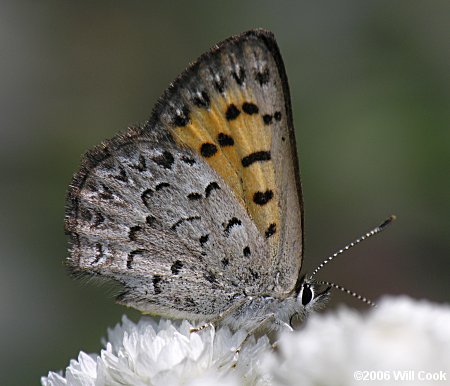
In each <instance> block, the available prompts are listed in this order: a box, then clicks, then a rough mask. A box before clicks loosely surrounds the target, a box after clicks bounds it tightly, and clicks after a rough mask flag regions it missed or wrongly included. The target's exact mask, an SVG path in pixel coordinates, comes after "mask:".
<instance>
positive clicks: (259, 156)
mask: <svg viewBox="0 0 450 386" xmlns="http://www.w3.org/2000/svg"><path fill="white" fill-rule="evenodd" d="M270 159H271V154H270V151H256V152H254V153H251V154H249V155H247V156H245V157H244V158H242V160H241V162H242V166H243V167H244V168H247V167H249V166H250V165H252V164H253V163H255V162H261V161H270Z"/></svg>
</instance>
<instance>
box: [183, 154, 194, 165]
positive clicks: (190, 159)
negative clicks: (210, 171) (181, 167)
mask: <svg viewBox="0 0 450 386" xmlns="http://www.w3.org/2000/svg"><path fill="white" fill-rule="evenodd" d="M181 160H182V161H183V162H184V163H186V164H188V165H190V166H192V165H194V164H195V159H194V158H190V157H186V156H183V157H181Z"/></svg>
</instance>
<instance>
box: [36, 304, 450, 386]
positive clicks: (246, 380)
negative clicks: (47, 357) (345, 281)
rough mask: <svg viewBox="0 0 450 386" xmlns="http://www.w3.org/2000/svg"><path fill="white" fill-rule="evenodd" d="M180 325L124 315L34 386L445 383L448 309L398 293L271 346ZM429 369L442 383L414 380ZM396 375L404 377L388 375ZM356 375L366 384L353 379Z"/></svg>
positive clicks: (449, 365)
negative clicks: (88, 348)
mask: <svg viewBox="0 0 450 386" xmlns="http://www.w3.org/2000/svg"><path fill="white" fill-rule="evenodd" d="M190 327H192V325H191V324H189V323H188V322H186V321H184V322H183V323H181V324H179V323H175V322H170V321H167V320H161V321H160V322H159V323H157V322H155V321H154V320H152V319H150V318H147V317H144V318H142V319H141V320H140V321H139V322H138V323H136V324H135V323H133V322H131V321H129V320H128V319H127V318H126V317H124V318H123V321H122V324H119V325H117V326H116V327H115V328H113V329H111V330H109V331H108V342H107V343H106V344H105V347H106V348H105V349H104V350H102V351H101V353H100V355H98V356H96V355H87V354H85V353H83V352H81V353H80V355H79V356H78V360H77V361H76V360H72V361H71V362H70V365H69V366H68V367H67V369H66V372H65V375H64V376H63V375H61V374H57V373H53V372H50V373H49V375H48V377H43V378H42V380H41V382H42V385H44V386H62V385H70V386H94V385H95V386H104V385H108V386H116V385H117V386H118V385H121V386H123V385H137V386H148V385H162V386H172V385H189V386H213V385H224V386H235V385H257V386H263V385H302V386H308V385H362V384H376V385H383V386H384V385H396V386H398V385H406V384H407V385H408V386H409V385H415V384H417V385H426V384H432V385H448V384H450V307H449V306H440V305H436V304H432V303H429V302H425V301H415V300H412V299H409V298H406V297H398V298H387V299H384V300H382V301H381V302H380V305H379V307H378V308H376V309H373V310H371V311H369V312H366V313H360V312H357V311H353V310H349V309H347V308H342V309H340V310H339V311H338V312H335V313H329V314H315V315H312V316H311V317H310V318H309V320H308V321H307V322H306V323H305V324H304V326H303V328H301V329H300V330H299V331H296V332H293V333H288V332H287V333H283V334H282V336H281V338H280V340H279V341H278V343H277V350H276V351H273V350H272V346H271V345H270V344H269V340H268V338H267V337H265V336H264V337H262V338H260V339H259V340H258V341H256V340H255V338H254V337H249V338H248V339H247V340H246V341H245V343H244V344H243V348H242V350H241V351H240V353H239V354H236V349H237V348H238V347H240V345H241V344H242V343H243V342H244V340H245V338H246V333H245V332H244V331H238V332H236V333H234V334H233V333H231V332H230V330H229V329H228V328H226V327H221V328H218V329H217V330H215V329H214V328H213V327H209V328H206V329H204V330H202V331H200V332H199V333H190V332H189V328H190ZM357 371H360V372H361V373H356V372H357ZM404 371H406V372H404ZM439 372H442V373H444V374H445V375H446V377H445V379H442V378H441V379H440V380H439V381H430V382H428V383H427V382H426V381H422V380H421V379H419V378H420V376H425V375H426V374H439ZM358 374H359V375H358ZM402 374H403V376H407V377H408V376H409V377H411V374H412V375H413V376H414V378H413V379H411V378H407V380H404V381H401V380H399V379H398V378H396V377H398V376H399V375H402ZM364 375H366V376H367V378H366V380H367V381H366V382H364V381H363V380H359V379H358V376H364ZM355 377H356V378H355Z"/></svg>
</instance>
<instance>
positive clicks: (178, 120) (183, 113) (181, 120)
mask: <svg viewBox="0 0 450 386" xmlns="http://www.w3.org/2000/svg"><path fill="white" fill-rule="evenodd" d="M189 114H190V111H189V108H188V107H187V106H183V107H182V108H181V109H177V110H176V111H175V114H174V115H173V116H172V124H173V125H174V126H177V127H184V126H186V125H187V124H188V123H189V122H190V118H189Z"/></svg>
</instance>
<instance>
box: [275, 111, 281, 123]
mask: <svg viewBox="0 0 450 386" xmlns="http://www.w3.org/2000/svg"><path fill="white" fill-rule="evenodd" d="M273 117H274V118H275V120H276V121H281V112H280V111H275V114H273Z"/></svg>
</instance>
